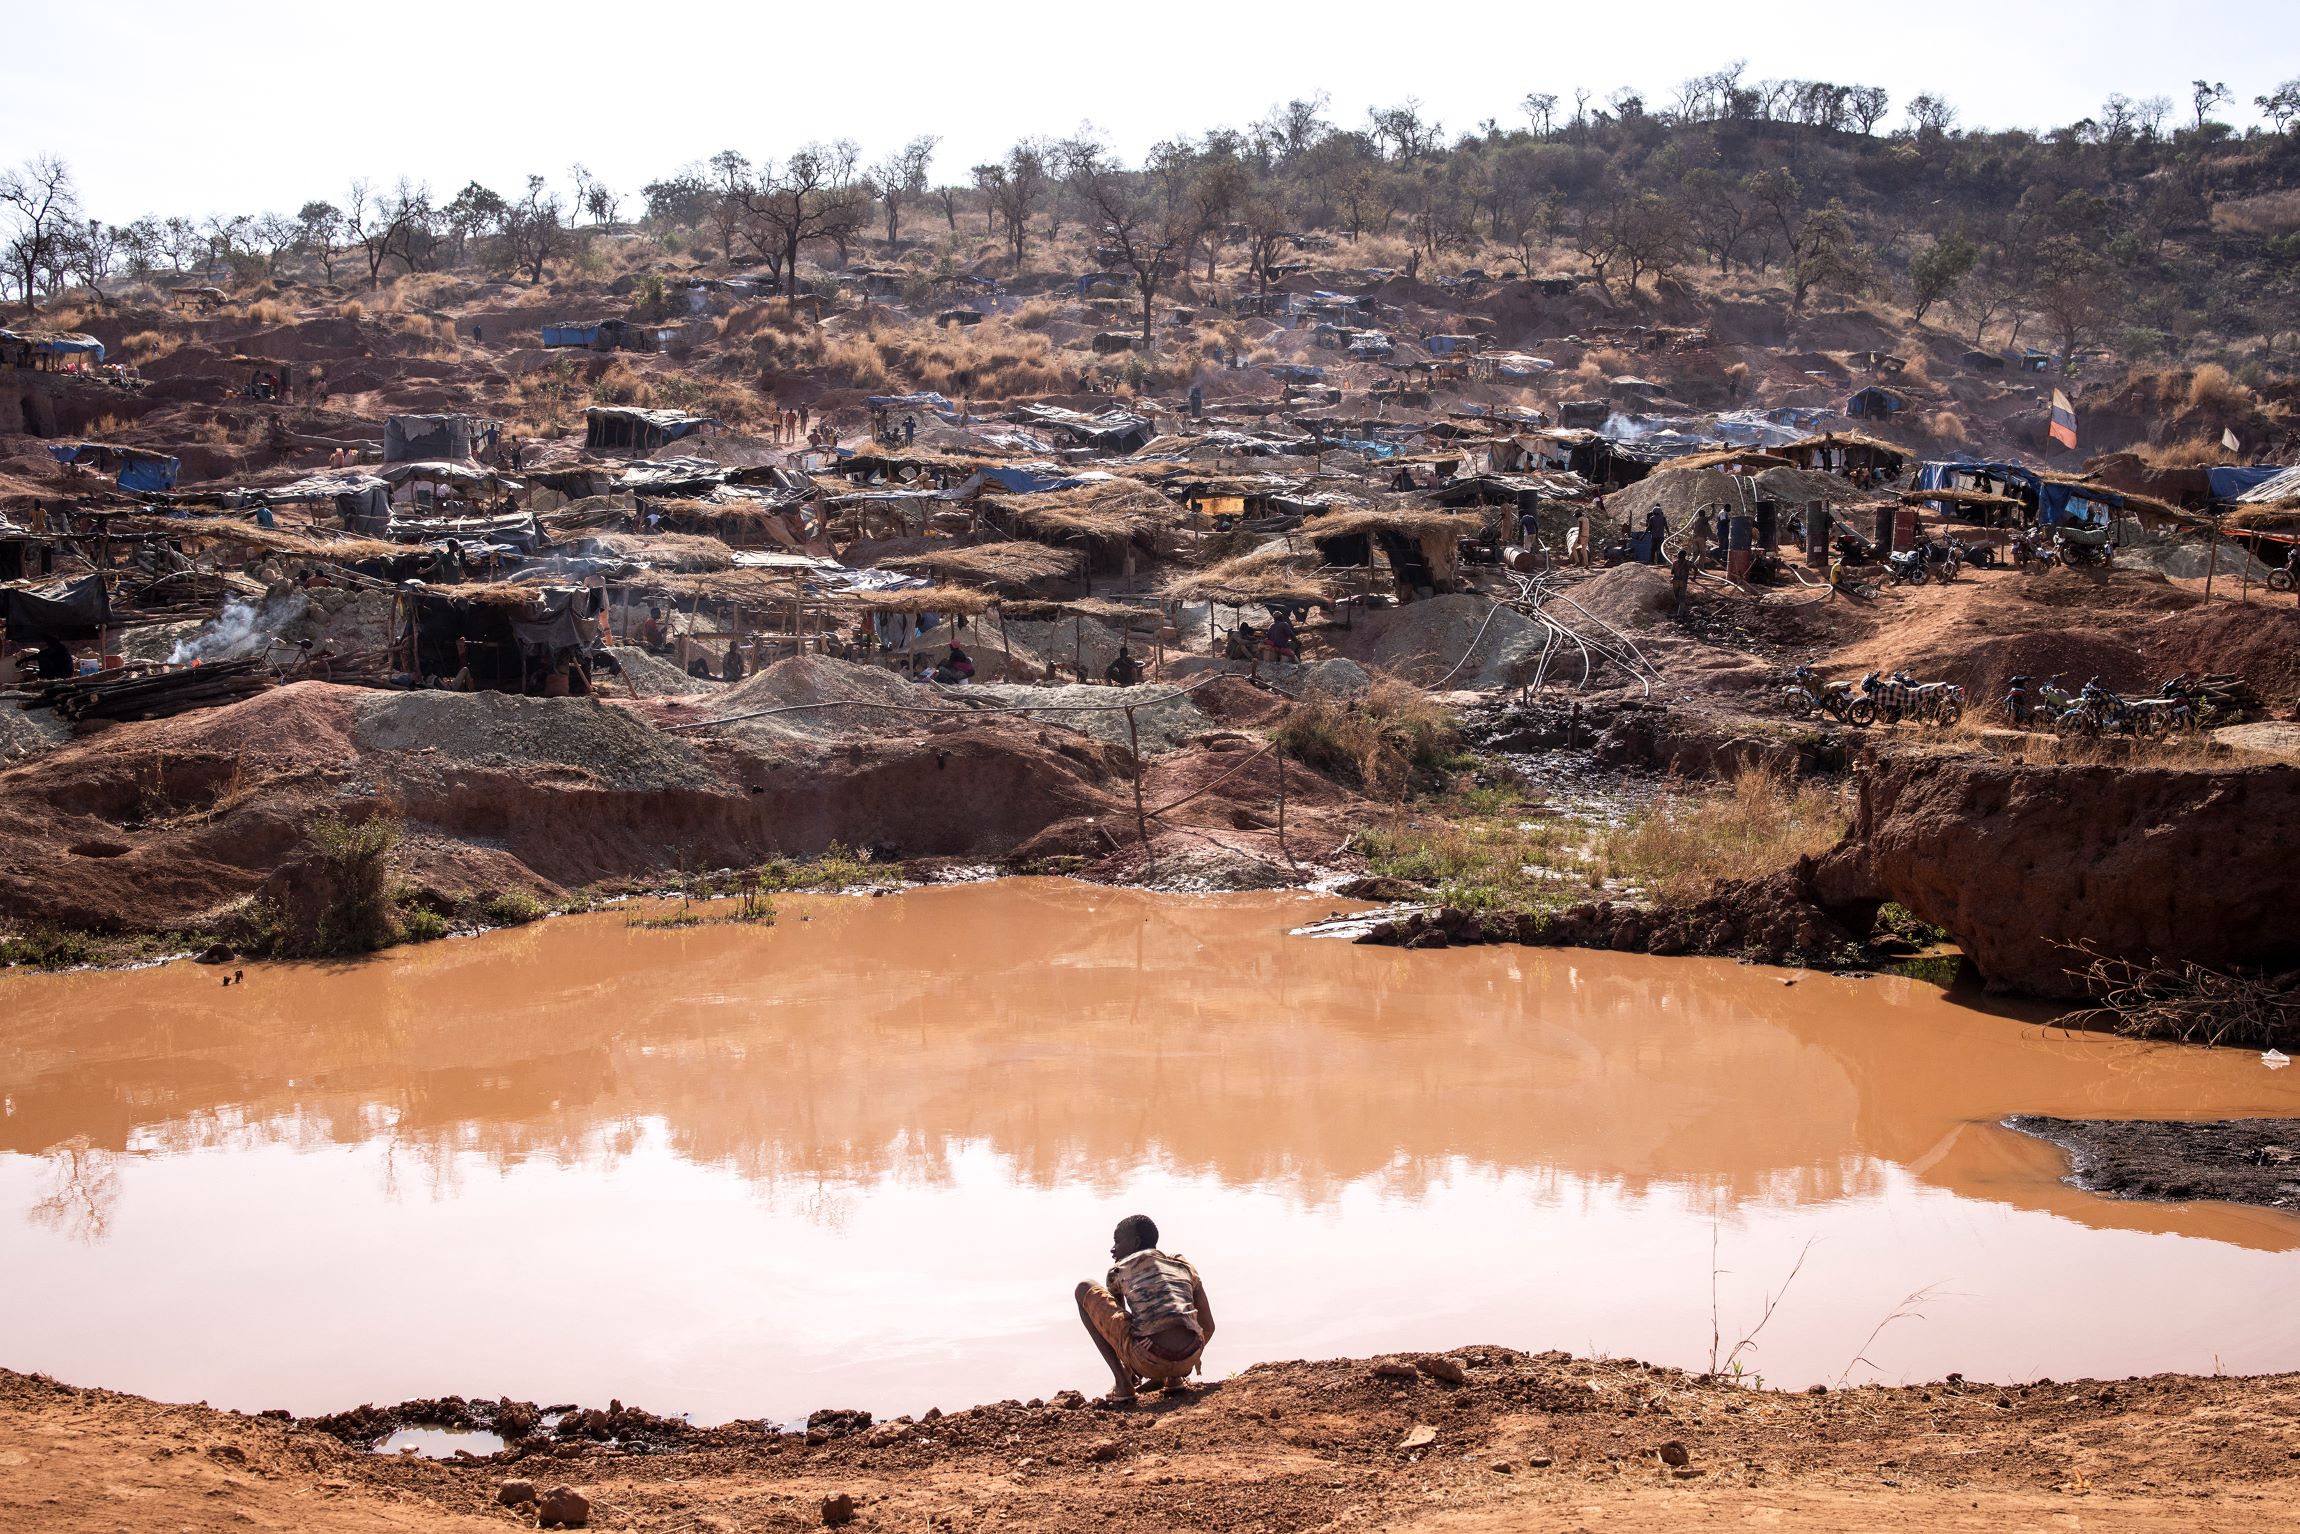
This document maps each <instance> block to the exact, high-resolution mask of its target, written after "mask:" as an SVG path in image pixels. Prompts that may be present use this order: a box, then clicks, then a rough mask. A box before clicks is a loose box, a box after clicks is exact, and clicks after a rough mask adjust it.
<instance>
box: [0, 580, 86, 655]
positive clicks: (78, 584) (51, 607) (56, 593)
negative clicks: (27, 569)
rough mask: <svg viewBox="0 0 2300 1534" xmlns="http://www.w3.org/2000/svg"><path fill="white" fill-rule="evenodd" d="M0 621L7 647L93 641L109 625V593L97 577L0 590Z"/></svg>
mask: <svg viewBox="0 0 2300 1534" xmlns="http://www.w3.org/2000/svg"><path fill="white" fill-rule="evenodd" d="M0 619H4V620H5V624H6V628H7V632H8V642H9V643H10V644H12V645H13V644H29V643H35V642H37V641H40V640H43V639H62V640H75V639H94V638H97V637H98V636H99V635H101V634H102V633H103V632H104V630H105V629H107V628H109V627H111V624H112V598H111V593H110V592H108V591H106V590H105V588H104V577H103V576H101V575H83V576H80V577H79V578H78V579H76V580H68V581H53V582H50V583H49V584H47V585H45V586H8V587H0Z"/></svg>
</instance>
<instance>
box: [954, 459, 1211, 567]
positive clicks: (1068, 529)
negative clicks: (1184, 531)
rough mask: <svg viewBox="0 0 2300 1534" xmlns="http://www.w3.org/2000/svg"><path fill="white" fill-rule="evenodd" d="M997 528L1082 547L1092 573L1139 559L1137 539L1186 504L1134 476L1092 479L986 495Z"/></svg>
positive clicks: (1170, 521)
mask: <svg viewBox="0 0 2300 1534" xmlns="http://www.w3.org/2000/svg"><path fill="white" fill-rule="evenodd" d="M978 504H979V505H980V506H981V507H982V509H983V511H984V512H985V513H986V514H987V517H988V520H989V521H990V522H991V523H992V524H993V525H994V526H1000V527H1003V528H1005V529H1006V530H1008V531H1010V532H1013V533H1016V534H1019V535H1021V536H1023V537H1027V538H1031V539H1034V540H1036V541H1038V542H1040V543H1051V544H1056V545H1058V546H1061V547H1065V548H1075V549H1078V550H1081V551H1082V552H1083V553H1084V554H1085V555H1086V557H1087V569H1088V571H1089V572H1090V573H1091V572H1092V571H1093V570H1095V569H1097V568H1099V569H1103V570H1122V569H1124V568H1125V567H1127V566H1129V565H1131V564H1132V562H1133V550H1134V545H1135V542H1136V540H1137V539H1147V538H1148V537H1149V536H1150V535H1151V534H1152V533H1153V532H1155V531H1156V530H1158V529H1159V528H1162V527H1171V526H1173V525H1174V524H1175V523H1176V522H1177V521H1178V520H1179V519H1180V515H1181V508H1179V507H1177V506H1176V505H1175V504H1174V503H1173V502H1172V501H1170V500H1168V499H1167V498H1166V497H1165V496H1163V495H1161V494H1159V493H1158V492H1157V491H1155V490H1152V489H1151V488H1150V487H1148V486H1147V485H1140V484H1136V483H1134V482H1132V481H1131V480H1124V479H1103V480H1090V481H1088V482H1087V483H1085V484H1082V485H1079V486H1077V487H1076V488H1074V489H1069V490H1050V491H1046V492H1044V493H1042V494H1037V495H999V496H992V495H985V496H982V497H981V498H980V500H979V503H978Z"/></svg>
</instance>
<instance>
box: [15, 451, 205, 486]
mask: <svg viewBox="0 0 2300 1534" xmlns="http://www.w3.org/2000/svg"><path fill="white" fill-rule="evenodd" d="M48 454H49V456H50V457H52V458H54V459H55V460H56V461H57V462H58V463H68V464H81V465H85V466H88V467H90V468H93V469H95V470H96V472H97V473H99V474H113V475H114V476H115V477H114V479H113V481H112V482H113V483H114V484H116V485H118V486H119V487H120V488H121V489H122V490H132V491H137V492H141V493H155V492H158V491H162V490H173V489H175V488H176V473H177V471H178V470H179V469H181V468H182V467H183V465H182V463H181V462H180V461H178V460H177V459H174V458H171V457H169V456H168V455H167V454H166V453H155V452H152V451H150V450H149V449H146V448H140V447H114V446H113V445H112V444H111V443H109V442H73V443H61V444H58V445H56V446H53V447H51V448H49V449H48Z"/></svg>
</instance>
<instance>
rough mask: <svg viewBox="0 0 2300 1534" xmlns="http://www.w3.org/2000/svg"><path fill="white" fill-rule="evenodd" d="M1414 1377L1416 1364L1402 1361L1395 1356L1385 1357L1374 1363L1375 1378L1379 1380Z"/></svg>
mask: <svg viewBox="0 0 2300 1534" xmlns="http://www.w3.org/2000/svg"><path fill="white" fill-rule="evenodd" d="M1413 1377H1414V1366H1413V1365H1412V1364H1409V1363H1401V1362H1400V1361H1399V1360H1397V1359H1395V1358H1385V1359H1383V1360H1382V1361H1381V1362H1380V1363H1378V1364H1376V1365H1374V1378H1375V1379H1378V1380H1410V1379H1412V1378H1413Z"/></svg>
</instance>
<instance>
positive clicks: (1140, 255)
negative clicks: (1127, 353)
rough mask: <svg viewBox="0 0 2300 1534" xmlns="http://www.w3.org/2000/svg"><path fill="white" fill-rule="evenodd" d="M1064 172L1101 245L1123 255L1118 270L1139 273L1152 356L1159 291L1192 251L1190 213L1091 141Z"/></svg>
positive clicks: (1077, 145)
mask: <svg viewBox="0 0 2300 1534" xmlns="http://www.w3.org/2000/svg"><path fill="white" fill-rule="evenodd" d="M1063 170H1064V173H1065V175H1066V176H1067V178H1068V180H1069V182H1070V185H1071V187H1072V189H1073V190H1074V191H1076V193H1077V194H1078V200H1079V202H1080V204H1081V205H1083V206H1084V207H1085V209H1086V211H1087V214H1088V216H1089V217H1090V218H1092V219H1093V221H1094V224H1095V233H1096V234H1097V235H1098V236H1099V237H1100V240H1101V242H1102V243H1103V244H1105V245H1107V246H1108V247H1110V249H1112V250H1113V251H1115V252H1116V253H1117V257H1118V261H1117V264H1118V265H1120V266H1123V267H1124V268H1126V270H1127V271H1129V272H1131V273H1133V274H1134V282H1135V287H1136V290H1137V291H1138V292H1139V294H1140V295H1141V299H1142V349H1143V350H1144V351H1148V350H1150V344H1151V319H1152V308H1153V305H1155V304H1156V302H1157V300H1158V289H1159V287H1160V285H1161V284H1163V283H1164V282H1165V280H1166V279H1167V278H1168V277H1170V276H1172V275H1173V274H1174V273H1175V272H1177V271H1179V270H1180V269H1181V264H1182V259H1183V256H1184V254H1185V253H1186V252H1187V251H1188V249H1189V244H1190V220H1189V214H1188V212H1187V210H1184V209H1175V210H1169V209H1168V208H1167V207H1166V206H1165V199H1164V198H1163V197H1162V196H1160V195H1159V194H1158V192H1157V191H1156V190H1155V189H1154V188H1151V187H1149V186H1147V185H1145V184H1144V180H1143V178H1142V177H1141V176H1140V175H1139V174H1136V173H1130V172H1128V171H1127V170H1126V169H1125V168H1124V167H1123V166H1121V165H1120V164H1119V163H1118V162H1117V161H1116V160H1115V159H1113V158H1111V156H1110V154H1109V152H1108V151H1107V150H1105V149H1103V148H1101V147H1100V146H1099V145H1096V144H1093V143H1091V142H1087V141H1084V140H1076V141H1073V142H1072V143H1071V144H1070V145H1069V146H1068V153H1067V154H1066V156H1065V161H1064V165H1063Z"/></svg>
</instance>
